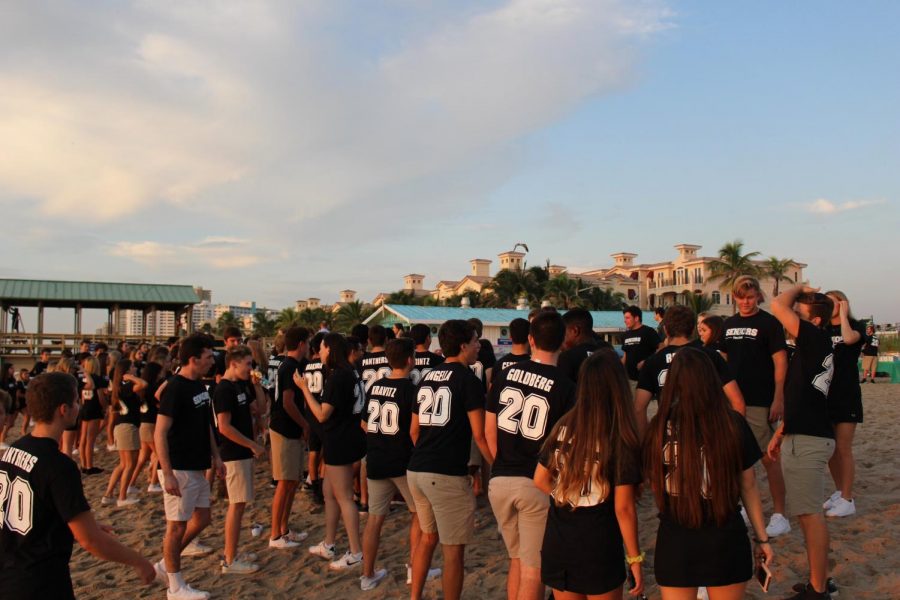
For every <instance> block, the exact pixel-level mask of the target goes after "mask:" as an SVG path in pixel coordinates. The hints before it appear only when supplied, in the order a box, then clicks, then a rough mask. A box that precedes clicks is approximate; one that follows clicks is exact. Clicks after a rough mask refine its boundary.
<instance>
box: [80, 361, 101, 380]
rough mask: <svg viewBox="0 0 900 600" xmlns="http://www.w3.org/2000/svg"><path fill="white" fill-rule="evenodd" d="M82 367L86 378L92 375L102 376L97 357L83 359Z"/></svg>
mask: <svg viewBox="0 0 900 600" xmlns="http://www.w3.org/2000/svg"><path fill="white" fill-rule="evenodd" d="M81 366H82V368H83V369H84V375H85V378H87V377H90V376H91V375H98V376H99V375H100V361H99V360H97V357H96V356H85V357H84V358H83V359H81Z"/></svg>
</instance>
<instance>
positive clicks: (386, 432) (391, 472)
mask: <svg viewBox="0 0 900 600" xmlns="http://www.w3.org/2000/svg"><path fill="white" fill-rule="evenodd" d="M415 402H416V386H414V385H413V384H412V382H411V381H410V380H409V379H406V378H404V379H388V378H387V377H385V378H384V379H379V380H378V381H376V382H375V383H374V385H372V387H370V388H369V391H367V392H366V413H365V414H363V415H362V417H363V418H362V420H363V422H364V423H365V424H366V432H367V433H366V474H367V476H368V477H369V479H387V478H390V477H403V476H404V475H406V467H407V466H408V465H409V457H410V456H411V455H412V450H413V443H412V439H411V438H410V437H409V424H410V421H411V420H412V407H413V404H415Z"/></svg>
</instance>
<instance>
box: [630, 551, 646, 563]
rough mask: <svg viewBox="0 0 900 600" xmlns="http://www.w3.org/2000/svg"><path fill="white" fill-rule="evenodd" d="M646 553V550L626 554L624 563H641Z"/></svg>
mask: <svg viewBox="0 0 900 600" xmlns="http://www.w3.org/2000/svg"><path fill="white" fill-rule="evenodd" d="M646 555H647V553H646V552H641V553H640V554H638V555H637V556H626V557H625V564H626V565H633V564H635V563H642V562H644V557H645V556H646Z"/></svg>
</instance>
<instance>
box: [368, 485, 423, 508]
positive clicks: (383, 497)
mask: <svg viewBox="0 0 900 600" xmlns="http://www.w3.org/2000/svg"><path fill="white" fill-rule="evenodd" d="M366 481H367V482H368V484H369V514H370V515H375V516H383V515H386V514H388V513H389V512H390V511H391V500H393V499H394V495H395V494H396V493H397V492H400V495H401V496H403V499H404V500H406V506H407V507H409V512H411V513H414V512H416V501H415V500H413V496H412V493H411V492H410V491H409V483H408V482H407V481H406V477H405V476H404V477H391V478H390V479H368V478H367V479H366Z"/></svg>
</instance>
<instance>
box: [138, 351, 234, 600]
mask: <svg viewBox="0 0 900 600" xmlns="http://www.w3.org/2000/svg"><path fill="white" fill-rule="evenodd" d="M179 352H180V354H179V358H180V359H181V370H180V371H179V372H178V374H177V375H175V376H174V377H173V378H172V379H171V380H170V381H169V382H168V383H167V385H166V386H165V388H164V389H163V391H162V396H161V398H160V402H159V414H158V415H157V417H156V431H155V432H154V441H155V442H156V453H157V456H158V457H159V468H160V471H161V477H160V479H161V480H162V482H163V490H164V494H163V501H164V504H165V510H166V535H165V539H164V540H163V560H161V561H159V562H157V563H156V564H155V565H154V567H155V568H156V573H157V578H158V579H159V580H160V582H162V581H163V580H164V579H165V580H167V581H168V586H169V589H168V592H167V595H168V598H169V600H182V599H190V600H195V599H198V598H208V597H209V594H208V593H207V592H201V591H199V590H195V589H194V588H192V587H191V586H189V585H188V584H187V583H185V581H184V578H183V577H182V575H181V553H182V551H183V550H184V549H185V547H187V545H188V544H189V543H190V542H191V541H192V540H193V539H194V538H195V537H196V536H197V535H198V534H199V533H200V532H201V531H203V529H205V528H206V526H207V525H209V521H210V512H209V483H208V482H207V481H206V478H205V477H204V472H205V471H206V470H207V469H209V468H210V467H215V470H216V472H217V474H218V475H219V477H224V476H225V466H224V465H223V464H222V460H221V459H220V458H219V450H218V448H217V447H216V442H215V436H214V434H213V424H212V418H211V417H212V408H211V404H212V402H211V401H210V397H209V391H207V389H206V386H205V385H204V384H203V382H202V381H201V379H202V377H203V375H204V374H205V373H207V372H209V370H210V368H211V367H212V366H213V353H212V341H211V340H210V339H209V338H208V337H207V336H205V335H203V334H199V333H196V334H193V335H190V336H188V337H186V338H185V339H184V340H183V341H182V343H181V349H180V351H179Z"/></svg>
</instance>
